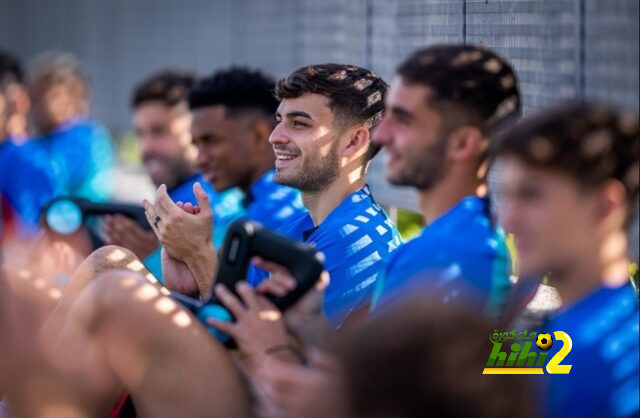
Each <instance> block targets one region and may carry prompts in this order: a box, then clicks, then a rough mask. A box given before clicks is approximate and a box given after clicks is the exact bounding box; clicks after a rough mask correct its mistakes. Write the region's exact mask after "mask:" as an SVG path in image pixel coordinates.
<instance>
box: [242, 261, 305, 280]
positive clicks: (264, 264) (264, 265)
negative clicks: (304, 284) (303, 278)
mask: <svg viewBox="0 0 640 418" xmlns="http://www.w3.org/2000/svg"><path fill="white" fill-rule="evenodd" d="M251 262H252V263H253V264H254V265H255V266H256V267H259V268H261V269H263V270H267V271H268V272H269V273H271V274H272V275H273V274H276V273H278V274H280V275H282V276H289V277H291V273H290V272H289V269H287V268H286V267H284V266H282V265H280V264H278V263H274V262H273V261H267V260H265V259H263V258H260V257H253V258H252V259H251ZM291 279H292V280H293V278H292V277H291ZM293 282H294V283H293V284H295V280H293Z"/></svg>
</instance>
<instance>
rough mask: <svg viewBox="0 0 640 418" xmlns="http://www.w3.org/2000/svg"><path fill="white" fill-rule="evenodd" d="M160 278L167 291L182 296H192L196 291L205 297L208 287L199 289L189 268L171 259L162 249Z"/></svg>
mask: <svg viewBox="0 0 640 418" xmlns="http://www.w3.org/2000/svg"><path fill="white" fill-rule="evenodd" d="M162 276H163V277H164V284H165V285H166V286H167V289H169V290H172V291H174V292H178V293H182V294H183V295H193V294H194V293H196V292H198V291H200V293H201V294H202V295H205V294H207V292H208V291H209V288H208V287H206V288H204V289H200V288H199V287H198V283H197V282H196V279H195V277H194V276H193V273H191V270H189V266H187V265H186V264H185V263H183V262H182V261H178V260H176V259H175V258H173V257H171V256H170V255H169V254H167V252H166V251H165V249H164V248H163V249H162Z"/></svg>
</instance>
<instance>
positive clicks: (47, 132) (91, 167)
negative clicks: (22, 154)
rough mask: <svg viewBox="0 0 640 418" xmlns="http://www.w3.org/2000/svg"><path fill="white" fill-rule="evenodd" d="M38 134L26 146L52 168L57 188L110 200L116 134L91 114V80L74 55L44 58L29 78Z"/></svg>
mask: <svg viewBox="0 0 640 418" xmlns="http://www.w3.org/2000/svg"><path fill="white" fill-rule="evenodd" d="M29 91H30V94H31V100H32V102H33V107H32V119H33V122H34V124H35V126H36V128H37V130H38V136H37V137H35V138H33V139H31V140H29V141H28V142H27V143H26V144H24V147H25V149H26V152H28V153H29V154H30V156H31V158H33V159H34V160H35V161H37V162H38V163H39V164H41V165H42V166H43V167H45V169H46V170H47V171H49V172H50V173H52V175H53V178H54V180H55V182H56V183H55V186H56V193H57V194H68V195H74V196H79V197H85V198H87V199H91V200H96V201H104V200H107V199H108V198H110V197H111V194H112V192H113V175H114V173H113V169H114V167H115V163H116V160H115V155H114V150H113V144H112V140H111V136H110V135H109V133H108V132H107V131H106V129H104V127H102V126H100V125H99V124H98V123H97V122H95V121H93V120H91V119H90V118H89V111H90V103H89V83H88V81H87V77H86V75H85V74H84V72H83V71H82V69H81V68H80V64H79V63H78V61H77V60H76V59H75V58H74V57H73V56H70V55H55V54H47V55H43V56H41V57H40V59H39V60H38V62H37V65H36V67H35V69H34V71H33V74H32V76H31V80H30V82H29Z"/></svg>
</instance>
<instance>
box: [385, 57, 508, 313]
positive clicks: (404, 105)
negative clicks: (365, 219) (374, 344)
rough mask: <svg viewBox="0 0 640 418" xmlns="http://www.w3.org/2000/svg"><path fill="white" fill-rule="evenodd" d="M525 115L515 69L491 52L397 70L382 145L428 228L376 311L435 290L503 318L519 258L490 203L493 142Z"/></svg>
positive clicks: (415, 60)
mask: <svg viewBox="0 0 640 418" xmlns="http://www.w3.org/2000/svg"><path fill="white" fill-rule="evenodd" d="M519 110H520V95H519V93H518V87H517V80H516V76H515V74H514V72H513V70H512V69H511V67H510V65H509V64H508V63H507V62H506V61H505V60H504V59H503V58H501V57H500V56H498V55H497V54H495V53H494V52H492V51H490V50H488V49H485V48H483V47H478V46H473V45H442V46H440V45H438V46H432V47H429V48H425V49H422V50H419V51H417V52H415V53H413V54H412V55H411V56H410V57H409V58H408V59H407V60H405V61H404V62H403V63H402V64H401V65H400V66H399V67H398V70H397V72H396V78H395V80H394V82H393V84H392V86H391V90H390V92H389V95H388V96H387V112H386V114H385V117H384V118H383V120H382V121H381V122H380V125H379V126H378V129H377V130H376V132H375V136H374V141H375V142H377V143H378V144H380V145H384V146H385V148H386V150H387V153H388V160H387V166H386V176H387V179H388V180H389V181H390V182H391V183H393V184H396V185H404V186H413V187H415V188H416V189H417V190H418V194H419V200H420V207H421V209H422V214H423V216H424V219H425V221H426V224H427V226H426V227H425V228H424V230H423V231H422V233H421V234H420V235H419V236H418V237H417V238H415V239H413V240H412V241H410V242H409V243H407V244H406V245H404V246H403V247H402V248H401V249H400V251H398V253H397V254H396V255H395V256H394V257H393V259H392V260H391V262H390V264H389V266H388V268H387V272H386V275H385V277H384V279H383V280H381V281H379V282H378V285H377V289H376V296H375V297H376V299H375V303H376V305H377V307H379V306H381V305H385V304H388V303H391V302H392V301H393V300H394V299H395V298H396V297H401V296H402V295H404V294H406V293H409V292H414V291H426V292H438V293H439V294H440V296H441V300H442V301H443V302H449V301H451V300H454V299H463V298H464V300H465V301H466V303H469V304H472V305H474V306H476V307H477V308H478V309H479V310H480V311H484V312H485V313H487V314H488V315H490V316H493V317H495V316H497V315H499V314H500V312H501V310H502V308H503V304H504V302H505V299H506V296H507V294H508V292H509V289H510V282H509V272H510V260H509V255H508V252H507V247H506V244H505V236H504V233H503V231H502V230H501V228H500V227H498V226H497V225H495V222H494V221H493V219H492V216H491V212H490V209H491V208H490V204H489V200H488V199H487V198H486V183H485V180H486V179H485V177H486V171H487V163H488V162H487V161H486V149H487V146H488V142H487V139H486V136H487V133H488V132H489V131H490V130H492V129H496V128H498V127H499V126H500V125H502V124H504V123H505V122H506V121H509V120H510V119H511V118H513V117H514V116H516V115H518V114H519ZM483 196H484V197H483Z"/></svg>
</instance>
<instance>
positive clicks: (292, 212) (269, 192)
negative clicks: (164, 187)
mask: <svg viewBox="0 0 640 418" xmlns="http://www.w3.org/2000/svg"><path fill="white" fill-rule="evenodd" d="M274 174H275V170H269V171H267V172H266V173H264V174H263V175H262V177H260V178H259V179H258V180H256V181H255V182H254V183H253V184H252V185H251V188H250V190H249V191H248V193H247V195H246V196H245V198H244V200H243V206H244V208H245V212H246V213H245V217H246V218H247V219H250V220H252V221H256V222H259V223H261V224H262V225H264V226H265V227H267V228H269V229H273V230H277V229H278V228H280V226H281V225H283V224H284V223H285V222H287V221H289V220H290V219H293V217H295V216H297V215H300V214H302V213H306V211H307V210H306V209H305V207H304V205H303V204H302V199H301V198H300V192H299V191H298V190H297V189H294V188H292V187H289V186H283V185H281V184H278V183H276V182H275V181H274V179H273V176H274Z"/></svg>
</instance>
